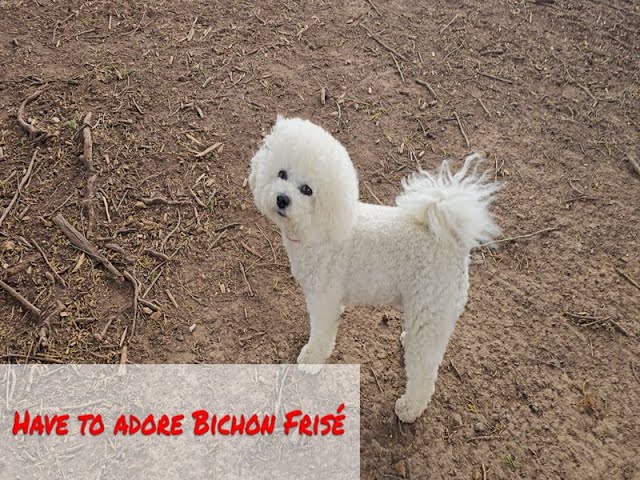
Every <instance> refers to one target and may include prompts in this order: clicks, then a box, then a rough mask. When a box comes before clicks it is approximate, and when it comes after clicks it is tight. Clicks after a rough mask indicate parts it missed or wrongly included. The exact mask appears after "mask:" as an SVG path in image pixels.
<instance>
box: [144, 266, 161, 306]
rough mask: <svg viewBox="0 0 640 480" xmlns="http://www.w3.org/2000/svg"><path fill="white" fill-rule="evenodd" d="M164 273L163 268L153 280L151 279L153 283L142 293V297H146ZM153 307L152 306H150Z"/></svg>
mask: <svg viewBox="0 0 640 480" xmlns="http://www.w3.org/2000/svg"><path fill="white" fill-rule="evenodd" d="M163 273H164V269H163V268H161V269H160V272H159V273H158V275H156V276H155V277H154V278H153V280H152V281H151V283H150V284H149V287H147V289H146V290H145V291H144V293H143V294H142V298H144V297H146V296H147V294H148V293H149V292H150V291H151V289H152V288H153V286H154V285H155V284H156V282H157V281H158V280H159V279H160V277H161V276H162V274H163ZM149 308H151V307H149Z"/></svg>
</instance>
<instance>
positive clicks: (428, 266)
mask: <svg viewBox="0 0 640 480" xmlns="http://www.w3.org/2000/svg"><path fill="white" fill-rule="evenodd" d="M480 159H481V158H480V157H479V156H478V155H472V156H470V157H467V159H466V161H465V163H464V167H462V169H461V170H460V171H459V172H458V173H456V174H455V175H452V174H451V172H450V171H449V169H448V166H447V163H446V162H444V163H443V164H442V167H441V168H440V171H439V172H438V174H437V175H436V176H432V175H430V174H428V173H426V172H420V173H418V174H414V175H413V176H411V177H409V178H408V179H407V180H406V181H404V182H403V186H404V192H403V193H402V194H401V195H400V196H399V197H398V198H397V199H396V203H397V207H387V206H378V205H370V204H366V203H361V202H359V201H358V178H357V175H356V171H355V169H354V167H353V164H352V163H351V160H350V158H349V154H348V153H347V151H346V150H345V148H344V147H343V146H342V145H341V144H340V142H338V140H336V139H335V138H333V137H332V136H331V135H330V134H329V133H328V132H326V131H325V130H323V129H322V128H321V127H319V126H317V125H314V124H313V123H311V122H309V121H307V120H302V119H299V118H291V119H284V118H282V117H278V119H277V121H276V124H275V126H274V127H273V129H272V131H271V133H270V134H269V135H267V136H266V137H265V139H264V142H263V143H262V146H261V147H260V149H259V150H258V152H257V153H256V154H255V156H254V157H253V159H252V160H251V174H250V176H249V184H250V186H251V190H252V192H253V195H254V198H255V202H256V205H257V207H258V209H259V210H260V211H261V212H262V213H263V214H264V215H265V216H267V217H268V218H269V219H270V220H271V221H273V222H274V223H275V224H276V225H277V226H278V227H279V228H280V231H281V233H282V239H283V242H284V246H285V248H286V250H287V254H288V255H289V261H290V263H291V272H292V273H293V276H294V277H295V278H296V280H297V281H298V282H299V283H300V285H301V286H302V288H303V290H304V293H305V298H306V303H307V308H308V311H309V316H310V319H311V333H310V336H309V342H308V343H307V344H306V345H305V346H304V348H303V349H302V351H301V352H300V355H299V356H298V363H300V364H312V365H314V366H315V365H318V366H317V367H309V369H310V370H312V371H314V370H315V371H318V370H319V369H320V368H321V366H320V364H323V363H324V362H325V361H326V360H327V359H328V358H329V356H330V355H331V352H332V351H333V349H334V346H335V340H336V333H337V330H338V319H339V317H340V311H341V307H342V306H343V305H346V306H349V305H397V306H402V307H403V309H404V331H405V332H406V338H404V342H403V343H404V349H405V366H406V371H407V387H406V392H405V393H404V395H402V396H401V397H400V398H399V399H398V400H397V402H396V408H395V411H396V414H397V415H398V418H400V420H402V421H403V422H413V421H415V420H416V418H418V416H419V415H420V414H421V413H422V412H423V411H424V409H425V408H426V407H427V405H428V404H429V401H430V400H431V396H432V394H433V391H434V388H435V381H436V377H437V373H438V366H439V365H440V362H441V361H442V357H443V355H444V352H445V349H446V347H447V343H448V341H449V337H450V336H451V333H452V332H453V328H454V326H455V324H456V321H457V320H458V317H459V316H460V314H461V313H462V310H463V308H464V305H465V303H466V301H467V290H468V288H469V276H468V266H469V252H470V250H471V248H473V247H474V246H477V245H479V244H480V243H483V242H486V241H489V240H491V239H492V238H493V237H494V236H495V235H496V234H497V233H498V232H499V228H498V227H497V225H496V223H495V221H494V219H493V216H492V215H491V213H490V211H489V205H490V203H491V201H492V195H493V193H494V192H495V191H496V190H497V187H498V186H497V184H495V183H489V182H486V181H485V177H484V176H481V177H478V176H477V175H476V169H477V165H478V163H479V162H478V160H480ZM472 165H474V167H473V169H472V170H471V171H470V167H471V166H472ZM403 335H404V334H403Z"/></svg>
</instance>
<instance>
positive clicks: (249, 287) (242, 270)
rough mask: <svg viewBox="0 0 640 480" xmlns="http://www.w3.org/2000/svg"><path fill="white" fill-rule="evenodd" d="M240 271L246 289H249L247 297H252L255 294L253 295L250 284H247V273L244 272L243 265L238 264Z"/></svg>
mask: <svg viewBox="0 0 640 480" xmlns="http://www.w3.org/2000/svg"><path fill="white" fill-rule="evenodd" d="M240 271H241V272H242V277H243V278H244V283H246V284H247V288H248V289H249V295H250V296H251V297H253V296H254V295H255V294H254V293H253V289H252V288H251V284H250V283H249V279H248V278H247V272H245V270H244V265H243V264H242V262H240Z"/></svg>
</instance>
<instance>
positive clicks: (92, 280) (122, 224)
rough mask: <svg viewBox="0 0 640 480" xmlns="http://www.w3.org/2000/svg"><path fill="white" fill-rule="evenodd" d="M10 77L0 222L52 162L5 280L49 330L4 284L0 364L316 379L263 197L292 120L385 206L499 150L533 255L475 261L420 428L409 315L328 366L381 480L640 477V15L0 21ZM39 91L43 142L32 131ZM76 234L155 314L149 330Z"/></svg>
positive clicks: (22, 209)
mask: <svg viewBox="0 0 640 480" xmlns="http://www.w3.org/2000/svg"><path fill="white" fill-rule="evenodd" d="M0 60H1V62H0V64H1V65H2V71H1V73H0V129H1V133H0V148H1V151H0V207H1V208H2V209H1V210H0V212H4V209H6V208H7V207H8V206H9V204H10V203H11V201H12V198H13V197H14V195H15V193H16V191H17V189H18V185H19V183H20V180H21V179H22V178H23V177H24V176H25V173H26V172H27V167H28V165H29V163H30V161H31V159H32V155H33V154H34V150H35V149H36V148H38V149H39V150H38V152H37V156H36V158H35V161H34V165H33V171H32V172H31V175H30V176H29V178H28V180H26V181H25V184H24V185H23V187H22V188H21V192H20V194H19V195H18V197H17V199H16V202H14V204H13V205H12V207H11V210H10V211H9V213H8V215H7V218H6V219H5V220H4V221H3V222H2V224H1V225H0V278H1V279H2V280H3V281H4V282H5V283H6V284H7V285H9V286H11V287H12V288H14V289H15V290H16V291H18V292H19V293H21V294H22V295H23V296H24V297H25V298H26V299H27V300H28V301H30V302H31V303H32V304H33V305H35V306H36V307H37V308H39V309H41V310H42V311H43V315H42V316H40V317H38V316H37V315H34V313H32V312H30V311H28V310H26V309H25V308H23V307H22V306H21V305H20V303H18V302H17V301H16V300H15V299H14V297H12V296H10V295H9V294H8V293H7V292H6V291H5V289H0V344H1V351H0V358H1V359H2V361H3V362H19V363H23V362H25V361H28V362H37V361H44V362H78V363H82V362H85V363H93V362H98V363H101V362H106V363H117V362H120V361H129V362H143V363H161V362H174V363H181V362H186V363H194V362H207V363H216V362H220V363H251V362H261V363H270V362H276V363H284V362H293V361H295V358H296V356H297V353H298V351H299V349H300V348H301V347H302V345H303V344H304V343H305V341H306V337H307V332H308V323H307V319H306V312H305V308H304V302H303V297H302V294H301V291H300V289H299V288H298V287H297V286H296V284H295V282H294V281H293V279H292V278H291V275H290V273H289V269H288V264H287V258H286V255H285V252H284V250H283V248H282V245H281V242H280V239H279V236H278V234H277V232H276V231H275V230H274V228H273V227H272V226H271V225H270V224H268V222H267V221H266V220H265V219H264V218H262V217H261V216H260V215H259V213H258V212H257V210H256V208H255V207H254V205H253V202H252V198H251V194H250V191H249V189H248V186H247V180H246V177H247V173H248V167H249V160H250V158H251V156H252V153H253V152H254V150H255V148H256V146H257V144H258V142H259V141H260V139H261V136H262V135H263V134H264V133H265V132H266V131H267V130H268V128H269V127H270V125H271V124H272V122H273V121H274V119H275V117H276V114H277V113H280V114H283V115H288V116H294V115H298V116H304V117H307V118H310V119H312V120H314V121H316V122H317V123H319V124H321V125H323V126H324V127H325V128H327V129H328V130H330V131H331V132H332V133H334V134H335V135H336V136H337V138H339V139H340V140H341V141H342V142H343V143H344V144H345V146H346V147H347V149H348V150H349V152H350V153H351V155H352V158H353V160H354V163H355V165H356V167H357V169H358V171H359V174H360V183H361V185H360V187H361V192H362V194H361V195H362V198H363V199H364V200H366V201H369V202H377V201H380V202H383V203H385V204H391V203H392V202H393V201H394V197H395V195H396V194H397V193H398V192H399V189H400V180H401V178H402V177H403V176H405V175H407V174H408V173H410V172H411V171H413V170H415V169H416V168H419V167H426V168H431V169H432V168H434V167H436V166H437V165H439V164H440V162H441V161H442V159H444V158H447V157H448V158H453V159H461V158H462V157H463V156H464V155H466V154H468V153H470V152H472V151H484V152H485V153H486V154H487V155H488V157H489V159H490V161H491V162H492V163H491V165H492V166H493V168H494V169H495V176H496V177H497V178H498V179H499V180H501V181H502V182H503V184H504V187H503V189H502V191H501V193H500V194H499V199H498V201H497V205H496V212H497V214H498V216H499V218H500V223H501V225H502V226H503V227H504V235H505V237H506V238H508V237H519V236H526V237H523V238H516V239H514V240H507V241H504V242H501V243H499V244H498V245H497V247H498V248H496V249H489V248H480V249H478V250H476V251H475V252H474V253H473V255H472V288H471V292H470V301H469V304H468V307H467V309H466V311H465V313H464V314H463V316H462V318H461V320H460V322H459V324H458V327H457V329H456V332H455V335H454V338H453V340H452V342H451V344H450V346H449V348H448V351H447V355H446V357H445V360H444V363H443V365H442V367H441V373H440V377H439V379H438V384H437V390H436V394H435V396H434V399H433V402H432V404H431V405H430V407H429V408H428V410H427V412H426V413H425V414H424V415H423V416H422V417H421V418H420V419H419V421H417V422H416V423H415V424H413V425H410V426H407V425H400V424H399V423H398V421H397V419H396V418H395V416H394V414H393V405H394V401H395V399H396V398H397V396H398V395H399V394H400V393H401V391H402V388H403V386H404V383H405V379H404V371H403V365H402V350H401V346H400V342H399V335H400V332H401V314H400V312H397V311H395V310H390V309H371V308H358V309H350V310H349V311H348V312H347V314H346V316H345V318H344V321H343V325H342V326H341V332H340V335H339V338H338V343H337V349H336V352H335V354H334V355H333V357H332V359H331V361H332V362H336V363H338V362H339V363H360V364H361V365H362V369H361V376H362V387H361V391H362V478H375V479H395V478H411V479H419V478H424V479H427V478H434V479H437V478H464V479H483V478H487V479H491V478H523V479H524V478H526V479H533V478H536V479H551V478H553V479H555V478H562V479H601V478H615V479H638V478H640V466H639V461H638V455H639V454H640V420H639V418H640V417H639V416H638V408H639V407H640V377H639V375H640V355H639V354H640V345H639V342H638V338H639V335H640V287H639V286H638V284H639V283H640V248H639V241H638V239H639V238H640V176H639V173H638V172H636V171H635V170H634V168H633V166H632V161H631V160H630V159H633V158H635V159H636V160H638V159H639V158H640V157H639V154H640V151H639V147H638V140H639V139H640V132H639V128H638V125H639V124H640V112H639V109H638V105H639V101H640V86H639V85H640V84H639V75H640V5H639V4H638V2H634V1H632V0H612V1H611V2H604V1H596V0H580V1H572V2H569V1H555V2H554V1H553V0H548V1H543V0H535V1H515V0H512V1H497V0H488V1H481V0H465V1H458V0H456V1H452V2H445V1H442V0H436V1H432V2H414V1H389V2H383V1H381V0H372V1H369V0H358V1H348V2H333V3H332V2H323V1H310V0H309V1H301V2H294V1H288V0H282V1H272V0H268V1H264V2H257V4H254V2H246V1H242V2H224V1H202V0H191V1H182V2H168V1H164V0H159V1H155V2H147V4H146V6H145V5H143V4H142V3H141V2H127V1H123V0H114V1H109V2H107V1H85V2H81V1H76V0H71V1H67V2H60V1H58V2H56V1H53V0H30V1H26V0H25V1H17V0H14V1H7V0H0ZM419 82H422V83H419ZM39 89H44V91H43V93H42V94H41V95H40V97H39V98H37V99H35V100H34V101H33V102H32V103H30V104H29V105H27V106H26V108H25V120H27V121H29V122H31V124H33V125H35V126H36V127H37V128H40V129H43V130H45V131H46V132H48V134H49V138H47V139H46V140H44V141H42V139H38V138H35V139H34V138H31V137H30V136H29V135H28V134H27V132H26V131H25V130H23V129H21V128H20V127H19V125H18V122H17V121H16V114H17V111H18V107H19V106H20V103H21V102H22V101H23V100H24V99H25V98H27V97H28V96H29V95H31V94H32V93H33V92H35V91H37V90H39ZM321 92H324V95H323V94H322V93H321ZM323 99H324V101H323ZM88 112H91V113H92V119H91V121H90V126H91V134H92V141H93V164H94V168H95V174H96V175H97V176H96V177H95V179H93V180H94V181H95V183H94V187H95V188H94V189H90V190H95V191H94V192H93V195H91V193H92V192H91V191H89V192H87V182H88V180H90V177H91V173H90V171H89V170H88V169H87V165H86V163H83V161H82V160H81V159H80V157H79V154H80V152H81V150H82V142H83V140H82V139H83V136H82V134H81V131H80V130H81V128H82V126H83V119H84V117H85V115H86V114H87V113H88ZM463 132H464V134H463ZM465 136H466V137H467V140H465ZM467 141H468V144H467ZM214 144H219V145H218V146H216V147H215V148H214V149H213V150H211V151H210V152H209V153H207V154H205V155H198V152H202V151H204V150H205V149H206V148H208V147H210V146H212V145H214ZM87 193H89V195H87ZM153 197H162V198H163V199H164V200H166V202H163V201H160V203H159V204H158V203H155V202H153V201H149V199H150V198H153ZM143 199H145V200H146V203H149V204H150V205H147V204H146V203H145V202H144V201H143ZM156 202H157V201H156ZM154 203H155V204H154ZM91 208H92V209H93V211H94V218H93V219H92V218H91V215H90V214H89V212H90V210H91ZM107 212H108V214H107ZM57 214H62V215H63V216H64V218H66V219H67V220H68V221H69V222H70V223H71V224H72V225H73V226H74V227H75V228H77V229H78V230H79V231H80V232H82V234H83V235H85V236H86V237H87V238H88V240H89V241H90V242H92V243H93V244H94V245H96V246H97V248H98V250H99V251H100V252H102V253H103V254H104V255H106V256H107V257H108V259H109V260H110V261H111V262H112V263H113V265H114V266H115V267H116V268H117V269H118V271H120V272H124V271H127V272H129V273H130V274H131V275H133V276H135V277H136V278H137V280H138V281H139V282H140V292H139V297H140V298H142V299H143V300H147V301H149V302H152V304H147V306H145V305H142V304H139V307H138V308H137V313H135V314H134V309H133V307H132V305H133V295H134V292H133V288H132V283H131V282H130V281H118V280H115V279H113V278H112V277H111V276H110V275H109V273H108V272H107V270H105V268H104V267H103V266H102V265H101V264H98V263H97V262H96V261H95V260H94V259H92V258H91V257H90V256H89V255H86V254H82V253H81V252H80V251H79V250H78V249H77V248H75V247H74V246H73V245H72V244H71V243H70V241H69V240H68V238H67V237H66V236H65V235H64V234H63V233H62V231H61V229H60V228H59V227H58V225H57V224H56V223H54V222H53V219H54V218H55V216H56V215H57ZM536 232H537V233H536ZM530 234H533V235H530ZM36 243H37V245H38V246H39V247H40V248H41V249H42V251H43V252H44V253H45V255H46V257H47V259H48V261H49V262H50V264H51V268H50V267H48V266H47V264H46V263H45V261H44V260H43V257H42V255H41V254H40V253H39V252H38V250H37V247H36ZM147 249H151V250H154V251H157V252H160V253H162V254H164V255H166V256H167V257H166V258H161V256H158V255H155V256H154V255H153V254H151V253H149V251H148V250H147ZM52 269H53V270H55V272H56V274H59V275H60V277H61V279H62V280H64V283H65V284H66V287H65V286H63V285H62V284H61V282H60V281H57V280H56V279H55V278H54V273H53V272H52ZM58 302H61V303H62V304H61V305H60V304H59V303H58ZM149 305H151V307H150V306H149ZM154 308H159V310H158V311H157V312H155V311H154ZM50 312H52V313H53V315H51V316H49V320H48V321H47V322H43V319H42V318H43V317H46V316H47V314H48V313H50ZM134 315H135V317H136V323H135V330H134V323H133V319H134ZM43 326H44V329H43V328H42V327H43ZM124 347H127V348H126V349H125V348H124Z"/></svg>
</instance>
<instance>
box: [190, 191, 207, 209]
mask: <svg viewBox="0 0 640 480" xmlns="http://www.w3.org/2000/svg"><path fill="white" fill-rule="evenodd" d="M189 191H190V192H191V196H192V197H193V199H194V200H195V201H196V203H197V204H198V205H200V206H201V207H202V208H207V206H206V205H205V204H204V202H203V201H202V200H200V198H199V197H198V195H196V192H194V191H193V189H191V188H190V189H189Z"/></svg>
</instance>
